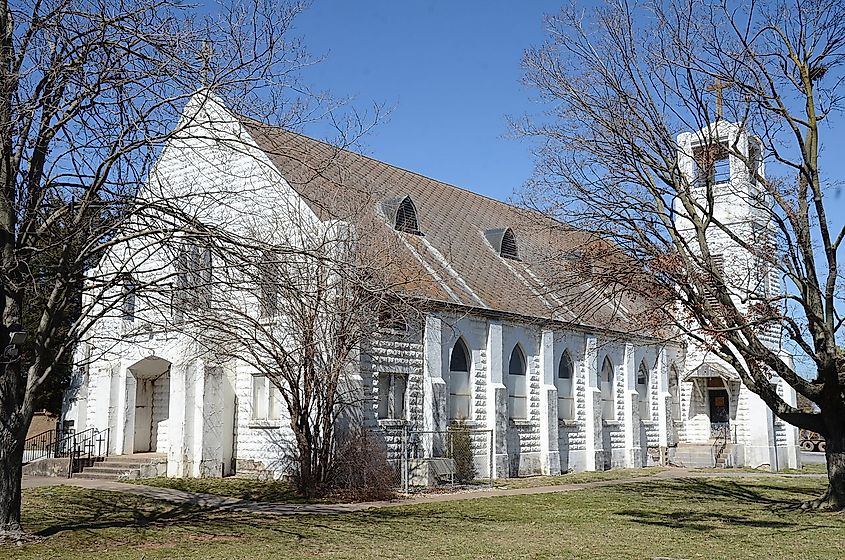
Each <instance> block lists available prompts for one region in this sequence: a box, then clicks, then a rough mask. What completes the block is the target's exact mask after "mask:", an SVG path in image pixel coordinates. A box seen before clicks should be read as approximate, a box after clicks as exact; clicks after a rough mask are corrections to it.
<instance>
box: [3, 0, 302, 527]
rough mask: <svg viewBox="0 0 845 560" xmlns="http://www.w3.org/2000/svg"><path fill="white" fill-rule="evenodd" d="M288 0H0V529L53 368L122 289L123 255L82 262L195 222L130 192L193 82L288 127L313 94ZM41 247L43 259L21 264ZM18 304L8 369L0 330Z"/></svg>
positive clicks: (173, 207) (139, 184)
mask: <svg viewBox="0 0 845 560" xmlns="http://www.w3.org/2000/svg"><path fill="white" fill-rule="evenodd" d="M301 8H302V6H301V5H300V4H280V3H277V2H270V1H267V2H265V1H263V0H252V1H247V2H246V3H244V4H231V5H224V6H223V7H221V9H220V12H219V13H215V14H212V15H208V16H202V15H200V14H198V13H195V12H194V11H193V9H192V8H190V7H188V6H186V5H184V4H182V3H180V2H171V1H169V0H129V1H126V2H119V3H113V2H106V1H99V0H47V1H41V0H32V1H29V0H22V1H20V2H7V1H3V3H2V7H0V37H2V44H0V84H2V86H0V87H2V95H0V140H2V149H3V157H2V159H0V314H2V329H0V349H4V353H3V357H2V358H0V360H2V366H3V370H2V377H0V533H2V534H7V535H9V534H11V535H21V534H22V530H21V525H20V501H21V490H20V477H21V458H22V452H23V444H24V438H25V435H26V432H27V429H28V426H29V423H30V420H31V417H32V413H33V403H34V402H35V400H36V398H37V396H38V394H39V390H40V388H41V387H43V386H44V385H45V383H46V382H47V380H49V379H51V376H53V375H55V370H54V368H53V364H54V363H58V362H61V361H63V360H64V357H65V356H67V354H69V353H72V352H73V351H74V348H75V345H76V342H77V341H78V340H79V339H80V338H81V337H83V336H84V335H85V333H86V331H87V329H89V328H90V325H91V324H92V321H94V320H96V318H97V317H98V316H99V315H101V314H103V313H110V312H113V311H114V310H115V309H119V308H120V306H121V305H122V304H123V303H122V302H124V301H125V300H126V298H127V297H128V296H132V294H134V292H133V291H132V290H126V289H125V287H126V278H127V277H128V275H131V274H132V273H134V272H135V271H133V270H132V269H131V266H132V264H129V265H126V264H124V266H128V267H130V268H125V269H124V270H118V271H117V272H119V274H114V272H115V271H114V270H110V271H109V274H102V275H98V274H91V273H90V272H91V271H92V270H96V269H97V267H100V266H101V265H102V264H103V258H104V256H106V255H109V254H110V252H112V251H114V250H115V248H118V247H122V246H125V245H126V244H127V242H129V241H134V242H135V243H136V244H137V245H141V246H144V245H151V244H155V243H159V242H161V241H162V240H166V239H168V238H171V237H172V236H174V235H176V234H177V232H188V233H189V234H191V233H192V232H202V233H203V234H207V233H208V228H207V227H205V226H203V224H202V221H201V220H200V219H199V217H198V216H197V215H195V214H190V213H188V212H187V211H186V208H187V207H188V206H187V205H186V204H183V203H182V202H183V201H174V200H167V199H163V198H161V197H156V196H151V193H149V192H146V193H145V191H144V184H145V180H146V177H147V176H148V173H149V171H150V169H151V164H152V162H154V161H155V159H156V157H157V156H158V154H159V152H160V149H161V147H162V146H163V145H165V144H166V143H167V142H168V140H169V139H170V138H172V137H173V136H174V135H175V134H179V129H180V126H184V125H185V124H186V123H185V121H184V120H182V121H180V115H181V114H182V109H183V107H184V105H185V103H186V101H187V100H188V99H189V98H190V97H191V96H193V94H194V93H195V92H196V89H197V87H198V86H200V85H205V86H207V88H208V91H214V93H215V94H216V95H218V96H220V97H222V98H224V99H226V101H227V103H228V104H229V106H230V107H232V108H233V109H235V110H237V111H238V112H240V113H242V114H252V115H255V116H257V117H261V118H264V119H272V120H274V122H278V123H280V124H286V125H288V126H292V125H293V124H295V121H296V120H297V119H302V118H308V116H309V111H310V108H311V107H313V106H314V105H312V104H311V102H309V101H307V100H308V99H309V96H308V95H307V91H306V90H305V89H303V88H300V87H298V86H297V84H296V71H297V69H299V68H300V67H301V66H303V65H304V64H307V63H309V60H308V58H307V57H306V55H305V53H304V51H303V49H302V46H301V45H300V43H299V42H298V41H297V40H296V39H295V38H292V37H289V35H290V27H291V22H292V20H293V18H294V16H295V15H296V14H297V13H298V12H299V11H300V10H301ZM292 88H293V89H292ZM291 91H296V92H297V93H296V95H293V96H292V95H290V92H291ZM193 194H194V195H195V196H199V193H193ZM206 195H207V196H208V195H209V194H208V193H206ZM48 252H49V253H50V263H51V264H50V266H38V267H36V266H33V263H43V262H44V261H43V259H41V258H40V257H41V255H44V254H46V253H48ZM123 262H124V263H136V264H137V263H138V259H134V260H126V261H123ZM159 276H161V275H159ZM83 279H84V282H85V287H86V290H85V294H86V295H85V298H84V299H83V301H82V304H81V307H82V309H81V311H79V310H75V306H78V305H79V300H80V296H79V286H80V285H81V284H82V282H83ZM34 306H38V309H37V315H38V317H39V318H38V321H37V328H36V329H35V330H34V331H33V332H27V333H26V336H27V337H28V344H27V346H26V348H27V351H28V352H29V353H30V354H29V355H27V356H26V360H25V363H26V364H28V365H27V367H26V368H25V369H23V368H22V366H21V364H22V360H21V359H20V356H18V355H16V348H15V347H14V346H13V345H12V344H10V342H12V341H11V340H10V333H12V332H20V329H21V327H20V325H21V324H22V323H23V321H22V316H23V313H24V310H27V312H28V313H32V312H33V307H34ZM69 316H73V317H75V318H73V319H72V320H68V317H69Z"/></svg>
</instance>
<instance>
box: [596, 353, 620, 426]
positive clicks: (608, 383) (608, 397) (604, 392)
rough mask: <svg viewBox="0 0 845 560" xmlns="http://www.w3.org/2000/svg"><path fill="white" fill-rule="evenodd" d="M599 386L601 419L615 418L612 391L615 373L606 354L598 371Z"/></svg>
mask: <svg viewBox="0 0 845 560" xmlns="http://www.w3.org/2000/svg"><path fill="white" fill-rule="evenodd" d="M599 386H600V388H601V417H602V419H603V420H616V402H615V399H614V392H615V386H616V374H615V372H614V367H613V362H611V361H610V358H609V357H608V356H605V357H604V361H603V362H602V365H601V372H600V373H599Z"/></svg>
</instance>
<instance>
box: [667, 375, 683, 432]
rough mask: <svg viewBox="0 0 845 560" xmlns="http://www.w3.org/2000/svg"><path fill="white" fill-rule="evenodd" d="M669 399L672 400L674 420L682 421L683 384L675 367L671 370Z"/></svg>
mask: <svg viewBox="0 0 845 560" xmlns="http://www.w3.org/2000/svg"><path fill="white" fill-rule="evenodd" d="M669 397H670V398H671V403H672V404H671V407H672V410H671V411H670V413H671V414H672V420H674V421H675V422H679V421H680V420H681V384H680V381H679V377H678V370H677V369H676V368H675V366H674V365H673V366H672V367H671V368H669Z"/></svg>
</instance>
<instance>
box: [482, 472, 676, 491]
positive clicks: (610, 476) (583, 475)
mask: <svg viewBox="0 0 845 560" xmlns="http://www.w3.org/2000/svg"><path fill="white" fill-rule="evenodd" d="M665 470H666V469H665V468H664V467H646V468H643V469H611V470H609V471H596V472H591V471H585V472H577V473H569V474H561V475H556V476H526V477H524V478H503V479H499V480H496V482H495V486H496V488H536V487H537V486H558V485H560V484H581V483H584V482H599V481H603V480H624V479H626V478H640V477H643V476H651V475H653V474H657V473H659V472H661V471H665Z"/></svg>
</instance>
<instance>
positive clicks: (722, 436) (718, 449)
mask: <svg viewBox="0 0 845 560" xmlns="http://www.w3.org/2000/svg"><path fill="white" fill-rule="evenodd" d="M710 431H711V435H713V436H714V439H713V466H714V467H715V466H718V462H719V457H720V456H721V455H722V452H723V451H724V450H725V448H726V447H727V446H728V435H729V431H730V426H729V425H728V424H724V425H719V426H715V427H714V426H711V430H710Z"/></svg>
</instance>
